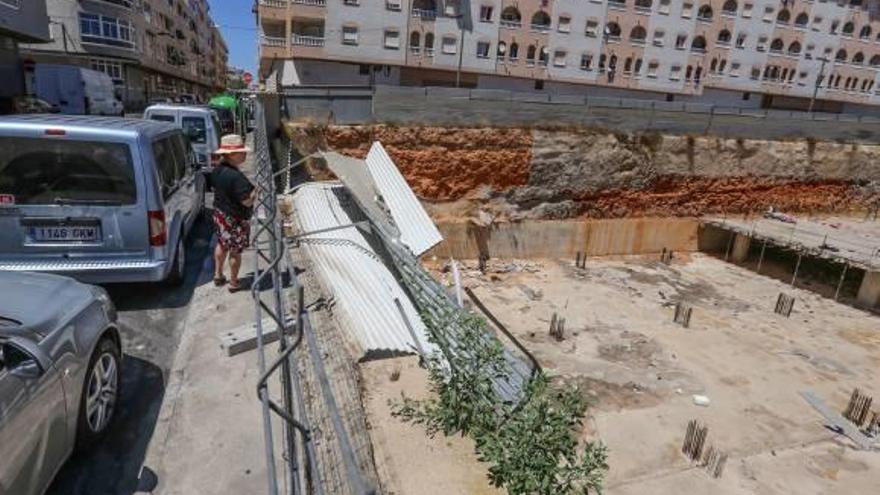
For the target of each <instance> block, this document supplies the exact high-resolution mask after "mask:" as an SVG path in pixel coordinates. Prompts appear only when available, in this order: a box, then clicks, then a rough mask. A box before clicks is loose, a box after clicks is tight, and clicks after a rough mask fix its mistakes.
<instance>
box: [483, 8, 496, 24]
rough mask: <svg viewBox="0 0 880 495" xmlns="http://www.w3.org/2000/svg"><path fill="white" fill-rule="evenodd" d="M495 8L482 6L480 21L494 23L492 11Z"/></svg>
mask: <svg viewBox="0 0 880 495" xmlns="http://www.w3.org/2000/svg"><path fill="white" fill-rule="evenodd" d="M493 8H494V7H492V6H491V5H482V6H480V21H482V22H492V10H493Z"/></svg>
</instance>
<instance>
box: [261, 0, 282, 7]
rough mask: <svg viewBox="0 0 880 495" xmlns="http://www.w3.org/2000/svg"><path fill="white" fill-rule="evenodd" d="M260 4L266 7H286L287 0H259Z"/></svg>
mask: <svg viewBox="0 0 880 495" xmlns="http://www.w3.org/2000/svg"><path fill="white" fill-rule="evenodd" d="M260 5H265V6H267V7H281V8H284V7H287V0H260Z"/></svg>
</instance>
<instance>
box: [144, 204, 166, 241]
mask: <svg viewBox="0 0 880 495" xmlns="http://www.w3.org/2000/svg"><path fill="white" fill-rule="evenodd" d="M147 224H148V225H149V226H150V246H164V245H165V243H166V242H167V241H168V235H167V234H166V233H165V212H164V211H163V210H156V211H148V212H147Z"/></svg>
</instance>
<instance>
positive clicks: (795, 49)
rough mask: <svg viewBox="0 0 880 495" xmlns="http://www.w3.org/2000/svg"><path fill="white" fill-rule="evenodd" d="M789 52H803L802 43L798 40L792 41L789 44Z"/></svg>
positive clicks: (794, 53)
mask: <svg viewBox="0 0 880 495" xmlns="http://www.w3.org/2000/svg"><path fill="white" fill-rule="evenodd" d="M788 54H789V55H800V54H801V44H800V43H798V42H797V41H792V42H791V44H790V45H788Z"/></svg>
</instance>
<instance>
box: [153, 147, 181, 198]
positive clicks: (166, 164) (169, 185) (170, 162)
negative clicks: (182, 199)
mask: <svg viewBox="0 0 880 495" xmlns="http://www.w3.org/2000/svg"><path fill="white" fill-rule="evenodd" d="M173 148H174V147H173V145H172V142H171V138H170V137H167V138H163V139H160V140H158V141H155V142H153V155H154V156H155V158H156V173H157V174H158V175H159V184H160V186H161V188H162V197H163V198H164V199H168V197H169V196H171V194H172V193H173V192H174V190H175V188H176V187H177V181H178V179H179V177H178V175H177V160H175V158H174V151H173Z"/></svg>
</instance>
